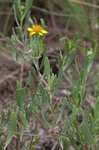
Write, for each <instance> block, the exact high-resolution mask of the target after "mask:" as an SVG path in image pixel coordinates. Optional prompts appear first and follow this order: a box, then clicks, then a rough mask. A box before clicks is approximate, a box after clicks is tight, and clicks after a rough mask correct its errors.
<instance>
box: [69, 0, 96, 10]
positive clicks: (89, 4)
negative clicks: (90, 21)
mask: <svg viewBox="0 0 99 150" xmlns="http://www.w3.org/2000/svg"><path fill="white" fill-rule="evenodd" d="M70 1H73V2H75V3H79V4H82V5H86V6H88V7H93V8H99V6H98V5H95V4H91V3H87V2H82V1H81V0H70Z"/></svg>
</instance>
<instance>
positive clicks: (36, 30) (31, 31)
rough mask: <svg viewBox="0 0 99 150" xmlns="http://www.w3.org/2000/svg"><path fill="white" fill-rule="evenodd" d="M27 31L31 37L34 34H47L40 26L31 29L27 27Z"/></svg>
mask: <svg viewBox="0 0 99 150" xmlns="http://www.w3.org/2000/svg"><path fill="white" fill-rule="evenodd" d="M27 30H28V31H29V36H32V35H34V34H39V35H41V36H43V34H46V33H48V32H47V31H46V30H44V29H43V28H42V27H41V26H40V25H37V24H36V25H33V26H32V27H31V28H30V27H28V28H27Z"/></svg>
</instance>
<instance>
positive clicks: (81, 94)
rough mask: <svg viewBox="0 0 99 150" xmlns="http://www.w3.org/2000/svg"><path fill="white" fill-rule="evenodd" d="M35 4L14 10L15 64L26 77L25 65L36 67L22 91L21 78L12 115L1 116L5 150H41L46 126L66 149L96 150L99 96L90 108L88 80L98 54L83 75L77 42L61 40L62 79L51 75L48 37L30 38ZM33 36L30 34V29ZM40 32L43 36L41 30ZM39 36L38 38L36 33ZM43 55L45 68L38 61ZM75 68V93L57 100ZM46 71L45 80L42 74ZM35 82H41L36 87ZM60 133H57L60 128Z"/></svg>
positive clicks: (17, 5) (88, 56)
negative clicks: (41, 132)
mask: <svg viewBox="0 0 99 150" xmlns="http://www.w3.org/2000/svg"><path fill="white" fill-rule="evenodd" d="M31 6H32V2H30V1H29V0H26V3H25V5H22V4H21V2H20V1H17V2H16V3H15V5H14V13H15V18H16V22H17V27H16V28H15V29H14V30H13V35H12V36H11V39H8V40H9V42H10V43H11V45H8V48H9V50H10V51H11V53H12V54H13V56H14V58H15V59H16V61H18V62H19V63H20V64H21V71H22V72H21V73H23V67H24V64H25V63H27V62H28V63H29V62H30V61H32V63H33V66H32V67H31V69H30V71H29V76H28V79H27V81H26V83H25V86H23V82H22V78H23V77H22V74H21V78H20V80H19V81H17V87H16V91H15V99H16V103H15V106H14V109H13V110H10V109H9V111H8V113H7V114H5V113H4V112H2V114H1V118H0V149H1V150H3V149H4V150H5V149H10V150H11V149H16V150H19V149H22V150H23V149H24V150H32V149H36V147H35V145H36V144H38V142H39V141H40V135H39V134H38V133H37V131H35V130H36V125H37V124H40V125H42V126H43V127H44V128H45V129H46V130H48V129H52V130H53V132H54V134H55V136H56V137H57V139H58V140H59V145H60V148H61V149H64V150H69V149H70V147H72V149H73V148H74V149H75V150H79V149H84V150H86V149H90V150H97V148H98V147H99V109H98V107H99V96H96V97H95V105H94V106H93V107H91V106H90V105H89V104H87V105H86V103H85V102H86V98H87V95H88V86H87V80H88V75H89V73H90V70H91V67H92V64H93V60H94V56H95V53H96V50H95V49H93V50H88V52H87V53H86V55H85V60H84V65H83V67H82V68H81V69H79V64H78V62H77V60H76V59H75V58H76V57H75V56H76V54H77V53H78V49H79V46H78V40H79V39H78V37H77V36H75V37H74V39H73V41H70V40H68V38H65V37H64V38H62V39H61V41H62V42H64V45H65V49H64V51H65V52H64V55H62V52H61V51H60V53H59V55H58V68H59V70H58V74H57V75H55V74H53V72H52V68H51V65H50V60H49V58H48V56H47V52H46V47H45V45H44V42H43V40H44V36H41V35H39V34H38V33H37V34H36V33H35V35H33V36H31V37H29V36H28V35H27V34H28V33H27V28H28V27H29V26H30V25H35V24H37V21H36V20H34V21H32V19H31V18H30V8H31ZM41 25H42V29H44V30H46V26H45V24H44V21H43V20H41ZM29 30H30V29H29ZM40 31H41V30H40ZM33 34H34V33H33ZM42 55H43V59H42V62H41V64H39V59H40V58H41V56H42ZM71 64H73V66H74V69H75V72H76V73H77V76H78V78H77V81H75V80H73V74H70V73H69V75H68V78H69V79H70V80H71V83H72V86H71V89H70V93H68V92H67V89H68V85H67V86H65V87H64V90H65V92H67V94H65V96H63V97H62V98H60V97H58V99H55V93H56V92H57V91H58V90H60V87H61V83H62V81H63V75H64V74H65V73H66V70H68V68H69V67H70V65H71ZM42 67H43V68H44V71H43V73H42V74H41V72H40V69H41V68H42ZM34 80H37V81H38V84H37V86H35V84H34ZM57 126H58V127H59V129H60V130H59V131H57V130H56V131H55V127H57Z"/></svg>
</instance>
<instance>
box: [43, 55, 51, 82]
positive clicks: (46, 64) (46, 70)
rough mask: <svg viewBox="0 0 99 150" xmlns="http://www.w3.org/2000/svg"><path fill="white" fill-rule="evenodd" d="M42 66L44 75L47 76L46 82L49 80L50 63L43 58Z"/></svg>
mask: <svg viewBox="0 0 99 150" xmlns="http://www.w3.org/2000/svg"><path fill="white" fill-rule="evenodd" d="M44 66H45V74H46V76H47V80H49V79H50V63H49V60H48V57H47V56H46V57H45V60H44Z"/></svg>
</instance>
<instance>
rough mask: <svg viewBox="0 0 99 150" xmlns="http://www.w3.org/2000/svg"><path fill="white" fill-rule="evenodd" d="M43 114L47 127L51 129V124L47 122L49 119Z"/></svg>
mask: <svg viewBox="0 0 99 150" xmlns="http://www.w3.org/2000/svg"><path fill="white" fill-rule="evenodd" d="M41 114H42V118H43V120H44V123H45V125H47V126H48V128H51V124H50V123H49V122H48V121H47V117H46V114H45V112H43V111H42V112H41Z"/></svg>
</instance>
